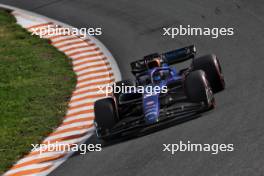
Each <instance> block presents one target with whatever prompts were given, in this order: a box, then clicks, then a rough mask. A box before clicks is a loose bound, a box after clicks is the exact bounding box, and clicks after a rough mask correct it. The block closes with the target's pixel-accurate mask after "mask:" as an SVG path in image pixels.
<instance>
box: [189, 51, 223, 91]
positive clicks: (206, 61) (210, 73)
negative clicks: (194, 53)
mask: <svg viewBox="0 0 264 176" xmlns="http://www.w3.org/2000/svg"><path fill="white" fill-rule="evenodd" d="M193 69H194V70H203V71H204V72H205V74H206V76H207V79H208V81H209V83H210V86H211V87H212V90H213V92H214V93H217V92H220V91H222V90H224V89H225V80H224V75H223V73H222V68H221V65H220V62H219V60H218V59H217V57H216V56H215V55H213V54H211V55H206V56H202V57H199V58H195V59H194V60H193Z"/></svg>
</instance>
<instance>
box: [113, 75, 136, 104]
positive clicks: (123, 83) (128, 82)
mask: <svg viewBox="0 0 264 176" xmlns="http://www.w3.org/2000/svg"><path fill="white" fill-rule="evenodd" d="M115 86H116V87H120V90H121V87H122V86H134V83H133V81H132V80H129V79H127V80H122V81H118V82H116V83H115ZM121 94H122V92H121V91H120V92H114V96H115V98H116V100H117V102H119V97H120V95H121Z"/></svg>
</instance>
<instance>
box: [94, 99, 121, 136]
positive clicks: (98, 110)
mask: <svg viewBox="0 0 264 176" xmlns="http://www.w3.org/2000/svg"><path fill="white" fill-rule="evenodd" d="M94 113H95V120H94V124H95V127H96V134H97V136H98V137H99V138H101V139H104V140H107V137H106V136H109V134H108V133H109V131H110V130H111V129H112V128H113V127H114V126H115V125H116V123H117V122H118V112H117V108H116V105H115V101H114V99H113V98H104V99H101V100H97V101H96V102H95V104H94Z"/></svg>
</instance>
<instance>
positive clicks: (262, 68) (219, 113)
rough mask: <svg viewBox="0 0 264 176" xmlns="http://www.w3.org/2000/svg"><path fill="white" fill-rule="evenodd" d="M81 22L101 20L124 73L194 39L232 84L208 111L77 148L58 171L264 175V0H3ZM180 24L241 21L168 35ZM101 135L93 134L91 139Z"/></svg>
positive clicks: (117, 174) (96, 24)
mask: <svg viewBox="0 0 264 176" xmlns="http://www.w3.org/2000/svg"><path fill="white" fill-rule="evenodd" d="M1 3H4V4H8V5H13V6H17V7H20V8H24V9H27V10H32V11H34V12H37V13H40V14H43V15H46V16H48V17H51V18H55V19H57V20H60V21H62V22H65V23H68V24H70V25H73V26H76V27H102V29H103V35H102V36H100V37H98V38H99V39H100V40H101V41H102V42H103V43H104V44H105V45H106V46H107V47H108V49H109V50H110V51H111V52H112V54H113V55H114V57H115V58H116V60H117V62H118V64H119V67H120V69H121V73H122V74H123V77H124V78H127V77H131V75H130V73H129V71H128V70H130V68H129V64H128V63H129V62H130V61H132V60H135V59H137V58H140V57H141V56H143V55H146V54H149V53H152V52H156V51H160V52H162V51H167V50H171V49H174V48H177V47H181V46H185V45H189V44H195V45H196V46H197V48H198V51H199V53H200V54H201V55H202V54H206V53H215V54H217V55H218V56H219V57H220V59H221V62H222V65H223V71H224V74H225V78H226V82H227V89H226V90H225V91H224V92H221V93H219V94H217V95H216V101H217V108H216V109H215V110H213V111H211V112H208V113H206V114H204V115H203V116H202V117H200V118H197V119H195V120H191V121H188V122H185V123H182V124H179V125H175V126H173V127H170V128H167V129H164V130H161V131H158V132H156V133H151V134H149V135H147V136H143V137H139V138H135V139H131V140H127V141H124V142H120V143H115V144H111V145H108V146H106V147H104V148H103V151H102V152H91V153H87V154H85V155H78V154H76V155H74V156H73V157H71V158H70V159H69V160H68V161H66V162H65V163H64V164H62V165H61V166H60V167H59V168H58V169H57V170H55V171H54V172H53V173H52V174H51V175H56V176H60V175H63V176H68V175H69V176H72V175H83V176H84V175H91V176H92V175H96V176H98V175H107V176H111V175H113V176H124V175H125V176H130V175H131V176H135V175H139V176H141V175H144V176H145V175H157V176H161V175H164V176H169V175H181V176H192V175H201V176H205V175H206V176H207V175H208V176H216V175H219V176H222V175H228V176H229V175H232V176H233V175H239V176H241V175H242V176H244V175H245V176H247V175H251V176H253V175H254V176H255V175H256V176H260V175H264V150H263V146H264V128H263V124H264V115H263V108H264V100H263V98H264V96H263V95H264V93H263V92H264V81H263V74H264V57H263V46H264V30H263V28H264V1H262V0H252V1H249V0H248V1H246V0H232V1H230V0H203V1H196V0H181V1H180V0H162V1H161V0H159V1H158V0H145V1H143V0H141V1H139V0H134V1H128V0H115V1H107V0H101V1H92V0H58V1H56V0H55V1H51V0H23V1H17V0H1ZM179 24H183V25H188V24H190V25H192V26H198V27H199V26H200V27H234V28H235V35H234V36H231V37H219V38H218V39H211V38H210V37H205V36H203V37H191V36H185V37H176V38H174V39H170V38H169V37H165V36H162V33H163V31H162V27H170V26H171V27H173V26H176V25H179ZM180 140H182V141H185V142H187V141H188V140H189V141H191V142H192V143H201V144H204V143H209V144H213V143H219V144H221V143H232V144H234V146H235V151H234V152H222V153H219V154H218V155H212V154H209V153H207V152H178V153H176V154H175V155H171V154H169V153H168V152H162V150H163V146H162V144H168V143H179V141H180ZM89 142H92V143H96V142H99V141H97V140H96V138H95V137H94V138H92V139H90V140H89V141H87V143H89Z"/></svg>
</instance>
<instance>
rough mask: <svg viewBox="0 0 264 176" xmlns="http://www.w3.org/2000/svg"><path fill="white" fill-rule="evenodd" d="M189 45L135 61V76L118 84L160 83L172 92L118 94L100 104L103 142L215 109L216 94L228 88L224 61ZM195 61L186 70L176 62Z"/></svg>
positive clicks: (99, 129) (97, 109)
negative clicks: (223, 67)
mask: <svg viewBox="0 0 264 176" xmlns="http://www.w3.org/2000/svg"><path fill="white" fill-rule="evenodd" d="M195 56H196V49H195V47H194V46H188V47H184V48H180V49H176V50H173V51H170V52H166V53H163V54H158V53H154V54H151V55H147V56H145V57H144V58H143V59H141V60H137V61H134V62H132V63H131V70H132V73H133V75H134V77H135V80H134V81H132V80H123V81H119V82H117V83H116V84H115V86H121V85H122V86H133V85H134V86H138V87H139V86H140V87H142V86H143V87H146V88H147V87H148V88H149V87H153V89H155V88H154V87H156V88H157V87H159V88H160V90H163V87H164V86H166V88H167V91H166V92H165V93H164V91H160V92H153V91H152V92H147V91H145V92H143V93H142V92H140V93H139V92H137V91H132V92H129V93H127V92H126V93H122V92H121V93H114V94H113V96H112V97H107V98H104V99H100V100H97V101H96V102H95V105H94V106H95V107H94V108H95V127H96V134H97V136H98V137H99V138H101V139H103V140H108V139H113V138H115V137H120V136H124V135H127V134H130V133H135V132H138V131H140V130H144V129H147V128H149V127H155V126H158V125H160V124H165V123H170V122H172V121H174V120H177V119H184V118H187V117H190V116H193V115H195V114H199V113H201V112H204V111H207V110H210V109H213V108H214V107H215V98H214V93H217V92H220V91H222V90H224V89H225V81H224V76H223V73H222V69H221V65H220V62H219V59H218V58H217V57H216V56H215V55H213V54H210V55H205V56H202V57H195ZM187 60H190V65H189V66H188V67H187V68H183V69H180V70H178V69H177V68H176V67H175V66H173V65H176V64H179V63H181V62H184V61H187Z"/></svg>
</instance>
